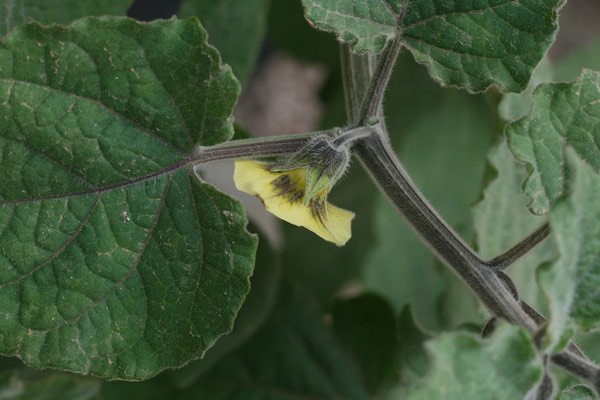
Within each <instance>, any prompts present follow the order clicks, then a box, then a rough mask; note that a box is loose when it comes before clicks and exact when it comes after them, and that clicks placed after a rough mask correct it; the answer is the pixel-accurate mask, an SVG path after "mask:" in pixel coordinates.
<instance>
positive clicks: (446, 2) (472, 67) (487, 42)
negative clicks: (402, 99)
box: [403, 0, 565, 92]
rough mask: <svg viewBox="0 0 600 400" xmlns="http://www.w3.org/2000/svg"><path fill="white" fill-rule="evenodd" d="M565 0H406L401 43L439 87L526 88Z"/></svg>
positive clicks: (478, 88)
mask: <svg viewBox="0 0 600 400" xmlns="http://www.w3.org/2000/svg"><path fill="white" fill-rule="evenodd" d="M564 2H565V0H541V1H540V0H516V1H507V0H480V1H473V2H471V1H469V2H465V1H452V0H431V1H422V0H409V6H408V10H407V11H406V18H405V19H404V24H403V27H404V34H403V37H404V42H405V43H406V45H407V46H408V48H409V49H410V50H411V52H412V53H413V55H414V56H415V59H416V60H417V62H419V63H423V64H425V65H427V68H428V69H429V73H430V74H431V76H432V77H433V78H434V79H435V80H437V81H439V82H440V83H442V84H443V85H450V86H457V87H462V88H465V89H467V90H469V91H473V92H480V91H483V90H486V89H487V88H488V87H490V86H491V85H497V86H498V87H499V88H500V90H502V91H504V92H520V91H522V90H524V89H525V88H526V87H527V83H528V82H529V79H530V78H531V74H532V73H533V70H534V69H535V67H536V65H537V64H538V63H539V62H540V60H541V59H542V57H544V54H545V53H546V51H547V50H548V47H550V44H552V42H553V40H554V36H555V34H556V31H557V29H558V24H557V19H558V15H557V12H558V9H559V8H560V7H561V6H562V5H563V4H564Z"/></svg>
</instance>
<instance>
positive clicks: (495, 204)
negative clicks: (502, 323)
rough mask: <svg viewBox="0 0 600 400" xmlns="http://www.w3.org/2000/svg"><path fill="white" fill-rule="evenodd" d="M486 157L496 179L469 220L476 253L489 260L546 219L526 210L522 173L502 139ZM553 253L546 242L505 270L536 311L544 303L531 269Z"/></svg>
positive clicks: (550, 243) (548, 258)
mask: <svg viewBox="0 0 600 400" xmlns="http://www.w3.org/2000/svg"><path fill="white" fill-rule="evenodd" d="M488 158H489V162H490V164H491V167H492V168H494V170H495V171H496V172H497V176H496V179H494V180H493V181H491V182H490V183H489V184H488V185H487V187H486V188H485V190H484V193H483V199H482V200H481V201H479V202H478V203H477V204H476V205H475V206H473V217H474V221H475V234H476V239H477V249H478V252H479V254H480V255H481V256H482V257H484V258H488V259H489V258H493V257H495V256H497V255H499V254H501V253H502V252H504V251H506V250H508V249H509V248H510V247H512V246H513V245H515V244H517V242H518V241H519V240H522V239H524V238H525V236H527V234H528V233H531V232H533V231H534V230H535V229H536V228H538V227H539V226H540V225H541V224H543V223H544V222H545V220H546V219H545V218H543V217H539V216H535V215H533V214H531V213H530V212H529V211H528V210H527V198H526V197H525V196H524V195H523V192H522V191H521V183H522V182H523V180H524V179H525V176H526V171H525V168H524V167H523V166H522V165H520V164H519V163H517V161H516V160H515V159H514V157H513V156H512V154H511V153H510V151H509V150H508V147H507V145H506V142H505V141H504V140H502V141H501V142H500V143H498V144H497V145H496V146H494V147H493V148H492V149H491V150H490V152H489V155H488ZM553 254H554V251H553V244H552V242H551V241H550V240H546V241H545V242H544V243H543V244H540V245H539V246H538V247H536V248H535V249H533V250H532V251H530V252H529V253H528V254H527V255H525V256H524V257H523V258H521V259H520V260H519V261H517V262H516V263H515V264H514V265H512V266H511V267H510V269H509V270H508V273H509V274H510V276H511V277H512V278H513V280H514V281H515V283H516V284H517V287H518V288H519V293H520V295H521V297H522V298H523V299H524V300H526V301H527V302H529V303H530V304H532V305H533V306H534V307H535V308H537V309H539V308H540V307H541V306H542V305H543V303H545V300H544V299H543V298H542V297H543V296H542V295H541V291H540V289H539V286H538V285H537V282H536V280H535V270H536V269H537V267H538V266H539V265H540V264H541V263H543V262H545V261H548V260H550V259H551V258H552V257H553Z"/></svg>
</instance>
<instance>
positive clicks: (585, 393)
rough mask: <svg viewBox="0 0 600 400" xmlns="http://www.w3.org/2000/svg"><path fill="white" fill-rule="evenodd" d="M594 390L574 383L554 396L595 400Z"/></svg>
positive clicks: (558, 398) (561, 399)
mask: <svg viewBox="0 0 600 400" xmlns="http://www.w3.org/2000/svg"><path fill="white" fill-rule="evenodd" d="M595 399H596V396H595V395H594V391H593V390H592V389H590V388H589V387H587V386H584V385H575V386H572V387H570V388H568V389H565V390H563V391H562V392H560V393H559V394H558V396H556V400H595Z"/></svg>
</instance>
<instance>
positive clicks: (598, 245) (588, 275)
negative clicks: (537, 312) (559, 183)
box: [538, 150, 600, 351]
mask: <svg viewBox="0 0 600 400" xmlns="http://www.w3.org/2000/svg"><path fill="white" fill-rule="evenodd" d="M568 154H569V167H570V168H572V171H573V176H572V179H571V181H570V182H569V189H570V193H569V195H568V196H566V197H564V198H561V199H560V200H559V201H557V202H556V204H555V206H554V208H553V209H552V212H551V213H550V222H551V224H552V231H553V235H554V238H555V241H556V245H557V246H558V250H559V253H560V258H559V259H558V260H557V261H556V262H555V263H553V264H546V265H544V266H542V267H540V270H539V271H538V279H539V281H540V285H541V286H542V288H543V290H544V293H545V294H546V296H547V298H548V300H549V308H550V320H549V323H548V329H547V346H549V347H552V350H556V351H557V350H560V349H562V348H563V347H564V346H566V345H567V343H568V340H569V339H570V337H571V336H572V334H573V330H574V328H575V325H576V326H578V327H579V328H581V329H583V330H586V331H587V330H591V329H595V328H598V327H600V297H598V295H597V293H598V285H600V262H599V260H600V225H599V224H598V221H600V203H599V202H598V199H599V198H600V175H598V173H597V172H595V171H594V170H593V169H592V167H590V166H589V165H588V164H586V163H584V162H582V161H581V160H579V159H578V157H577V156H576V155H575V154H574V152H573V151H572V150H570V151H569V152H568Z"/></svg>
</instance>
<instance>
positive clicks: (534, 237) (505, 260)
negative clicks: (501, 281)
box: [485, 223, 550, 270]
mask: <svg viewBox="0 0 600 400" xmlns="http://www.w3.org/2000/svg"><path fill="white" fill-rule="evenodd" d="M548 235H550V224H549V223H545V224H543V225H542V226H540V227H539V228H537V229H536V230H535V231H533V232H532V233H531V234H530V235H529V236H527V237H526V238H525V239H523V240H521V241H520V242H519V243H517V244H516V245H515V246H513V247H512V248H510V249H509V250H507V251H506V252H504V253H502V254H500V255H499V256H496V257H494V258H492V259H491V260H489V261H486V262H485V264H486V265H487V266H488V267H490V268H494V269H498V270H503V269H506V268H507V267H509V266H510V265H512V264H514V263H515V261H517V260H518V259H519V258H521V257H523V256H524V255H525V254H527V253H529V251H530V250H531V249H533V248H534V247H535V246H537V245H538V244H540V243H541V242H542V241H543V240H544V239H546V238H547V237H548Z"/></svg>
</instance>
